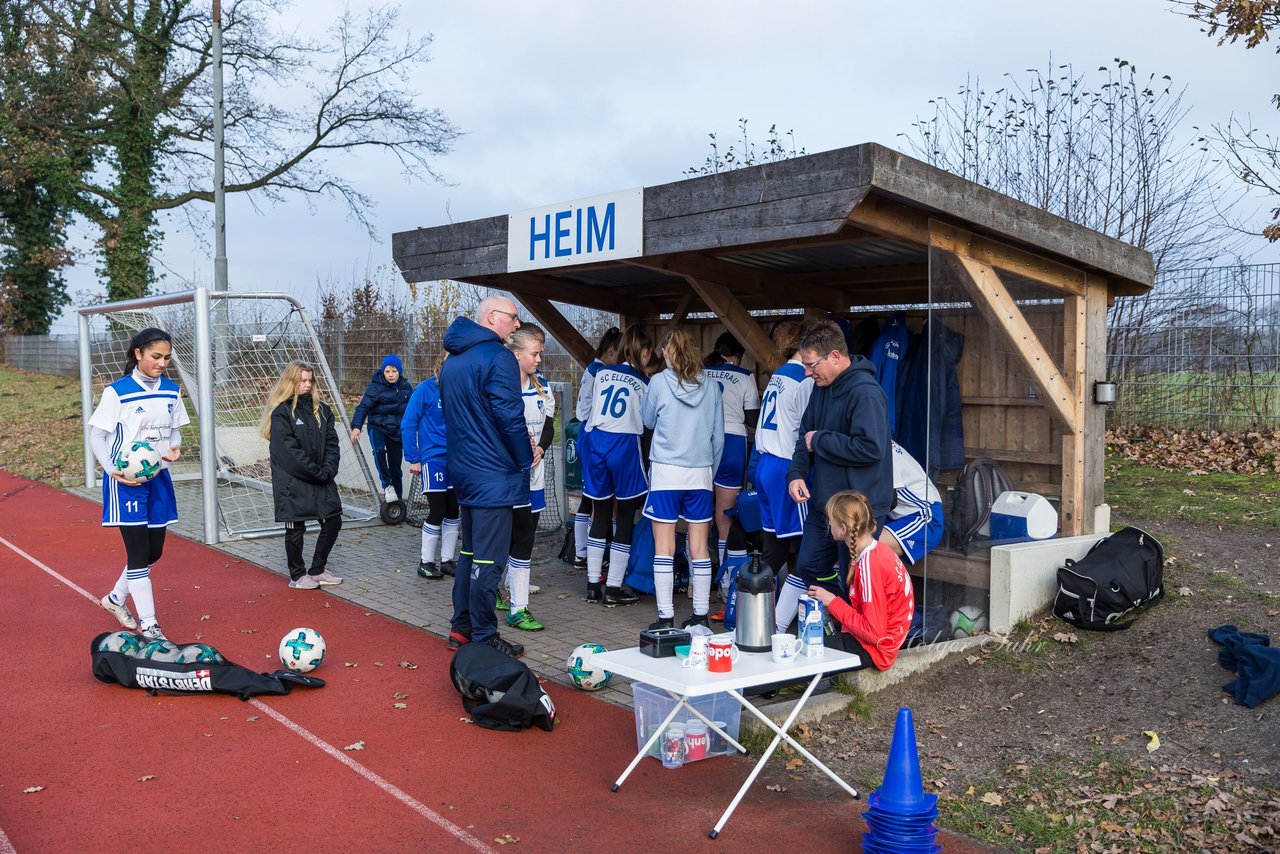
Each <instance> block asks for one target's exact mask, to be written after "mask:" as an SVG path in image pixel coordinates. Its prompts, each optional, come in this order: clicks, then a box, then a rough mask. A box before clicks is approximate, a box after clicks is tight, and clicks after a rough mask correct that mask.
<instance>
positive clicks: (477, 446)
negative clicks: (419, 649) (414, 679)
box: [440, 296, 533, 658]
mask: <svg viewBox="0 0 1280 854" xmlns="http://www.w3.org/2000/svg"><path fill="white" fill-rule="evenodd" d="M519 326H520V318H519V315H518V314H517V313H516V306H515V303H514V302H512V301H511V300H509V299H507V298H506V297H497V296H494V297H487V298H485V299H484V300H482V301H481V303H480V306H479V307H478V308H477V309H476V313H475V320H472V319H470V318H467V317H459V318H458V319H456V320H455V321H454V322H453V323H452V324H450V326H449V329H448V331H446V332H445V335H444V348H445V349H446V350H447V351H449V358H448V359H446V360H445V363H444V365H443V366H442V367H441V368H440V397H441V400H442V403H443V408H444V422H445V445H446V448H447V453H448V465H449V474H450V475H451V476H452V478H453V488H454V492H455V493H456V494H457V497H458V505H459V508H460V510H461V520H460V521H461V535H462V546H461V549H460V550H459V552H458V569H457V575H456V576H454V579H453V619H452V620H451V625H450V632H449V647H450V648H451V649H457V648H458V647H459V646H461V645H462V644H464V643H468V642H473V643H487V644H488V645H489V646H492V647H493V648H494V649H497V650H499V651H500V652H504V653H506V654H507V655H511V656H515V657H517V658H518V657H520V656H521V655H523V654H524V646H522V645H521V644H518V643H510V642H508V641H506V640H505V639H503V638H502V637H501V636H499V634H498V617H497V611H496V610H495V608H494V605H495V604H496V602H497V595H498V583H499V582H500V581H501V579H502V570H503V568H505V567H506V565H507V557H508V553H509V551H510V548H511V520H512V508H513V507H516V506H518V505H520V504H528V503H529V467H530V466H531V465H532V464H533V445H532V443H531V442H530V440H529V433H528V430H527V428H526V427H525V421H524V402H523V401H522V399H521V396H520V368H519V366H518V365H517V363H516V357H515V356H514V355H513V354H512V353H511V351H510V350H508V349H507V348H506V346H505V342H506V340H507V337H508V336H510V335H511V333H512V332H514V331H515V330H516V329H517V328H518V327H519Z"/></svg>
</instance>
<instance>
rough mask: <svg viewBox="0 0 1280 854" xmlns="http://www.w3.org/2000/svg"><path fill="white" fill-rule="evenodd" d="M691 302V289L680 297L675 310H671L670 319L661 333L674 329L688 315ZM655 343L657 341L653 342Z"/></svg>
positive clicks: (664, 333)
mask: <svg viewBox="0 0 1280 854" xmlns="http://www.w3.org/2000/svg"><path fill="white" fill-rule="evenodd" d="M692 304H693V291H690V292H689V293H687V294H685V295H684V296H682V297H680V304H679V305H677V306H676V308H675V311H673V312H671V319H670V320H669V321H667V326H666V328H665V329H663V330H662V334H663V335H666V334H667V333H668V332H670V331H671V330H672V329H675V328H676V327H677V326H679V325H680V324H681V323H684V319H685V318H686V317H688V316H689V306H690V305H692ZM654 343H655V344H656V343H657V342H654Z"/></svg>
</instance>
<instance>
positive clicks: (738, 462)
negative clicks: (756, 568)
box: [703, 332, 760, 619]
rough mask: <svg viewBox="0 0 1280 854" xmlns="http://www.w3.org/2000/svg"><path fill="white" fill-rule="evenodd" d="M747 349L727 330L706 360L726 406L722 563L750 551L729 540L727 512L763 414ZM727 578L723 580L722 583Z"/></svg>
mask: <svg viewBox="0 0 1280 854" xmlns="http://www.w3.org/2000/svg"><path fill="white" fill-rule="evenodd" d="M746 352H747V351H746V350H745V349H744V348H743V346H742V345H741V344H739V343H738V339H737V338H734V337H733V333H732V332H725V333H723V334H721V336H720V337H719V338H717V339H716V346H715V349H714V350H712V352H711V354H710V355H708V356H707V358H706V359H704V360H703V365H704V366H705V368H706V374H707V378H708V379H711V380H715V381H716V382H717V383H719V385H720V402H721V404H722V405H723V406H724V454H723V455H722V456H721V458H720V467H719V468H718V469H716V475H715V500H716V534H717V537H716V543H717V548H718V551H719V563H720V564H723V563H724V559H725V554H726V552H727V553H728V554H729V556H731V557H733V556H739V555H745V554H746V553H747V544H746V542H745V541H743V542H733V543H730V542H729V535H730V531H731V530H732V527H731V520H730V519H729V516H728V515H727V512H726V511H729V510H732V509H733V508H734V507H736V506H737V505H738V493H740V492H741V491H742V484H743V483H744V482H745V481H746V473H747V428H754V427H755V426H756V419H757V416H759V414H760V390H759V389H757V388H756V376H755V374H753V373H752V372H751V371H748V370H747V369H746V368H744V367H742V357H743V355H745V354H746ZM727 581H728V579H723V580H722V582H721V583H722V584H724V583H726V582H727ZM720 616H721V617H723V612H722V613H721V615H720ZM712 619H715V618H714V617H713V618H712Z"/></svg>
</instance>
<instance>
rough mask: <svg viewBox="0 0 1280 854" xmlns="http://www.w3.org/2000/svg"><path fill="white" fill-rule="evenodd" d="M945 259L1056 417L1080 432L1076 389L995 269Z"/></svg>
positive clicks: (1068, 428) (960, 258) (958, 258)
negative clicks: (1018, 360) (1051, 355)
mask: <svg viewBox="0 0 1280 854" xmlns="http://www.w3.org/2000/svg"><path fill="white" fill-rule="evenodd" d="M944 257H946V258H948V259H953V260H954V261H955V262H957V263H958V264H959V269H958V270H957V273H958V275H957V277H956V278H957V279H959V281H960V285H961V287H963V288H964V291H965V293H966V294H967V295H968V297H969V299H970V300H971V301H972V302H973V305H974V307H975V308H977V309H978V311H980V312H981V313H982V316H983V317H984V318H985V319H986V321H987V323H988V324H989V325H990V326H991V328H992V329H994V330H996V331H998V332H999V333H1000V334H1001V335H1003V337H1004V339H1005V341H1006V343H1008V344H1009V346H1010V349H1011V350H1012V351H1013V352H1014V353H1015V354H1017V356H1018V358H1019V359H1020V360H1021V362H1022V364H1023V367H1025V368H1026V369H1027V371H1028V373H1030V375H1031V380H1032V382H1033V383H1035V385H1036V389H1037V391H1038V392H1039V393H1040V397H1041V399H1043V400H1045V401H1046V402H1047V403H1048V404H1049V405H1048V407H1047V409H1048V411H1049V414H1050V416H1052V417H1053V418H1054V419H1055V420H1056V421H1057V422H1058V423H1059V424H1061V425H1062V428H1063V430H1065V431H1066V432H1067V433H1073V434H1074V433H1075V432H1077V430H1078V429H1079V424H1080V415H1079V409H1078V407H1077V406H1076V403H1075V401H1076V389H1075V388H1074V387H1073V385H1072V383H1071V382H1070V381H1069V380H1068V379H1067V378H1065V377H1063V375H1062V372H1061V371H1059V370H1058V366H1057V363H1056V362H1054V360H1053V359H1052V358H1051V357H1050V355H1049V352H1048V351H1047V350H1045V348H1044V345H1043V344H1041V343H1040V339H1039V338H1038V337H1037V336H1036V333H1035V330H1034V329H1032V328H1031V325H1030V324H1029V323H1027V319H1026V318H1025V317H1024V316H1023V314H1022V310H1021V309H1019V308H1018V305H1017V303H1015V302H1014V301H1013V297H1012V296H1010V294H1009V291H1008V289H1007V288H1005V286H1004V283H1003V282H1001V281H1000V277H999V276H998V275H996V271H995V269H994V268H992V267H991V266H989V265H987V264H983V263H981V262H979V261H975V260H973V259H972V258H967V257H965V256H964V255H957V254H955V253H953V252H946V253H945V254H944Z"/></svg>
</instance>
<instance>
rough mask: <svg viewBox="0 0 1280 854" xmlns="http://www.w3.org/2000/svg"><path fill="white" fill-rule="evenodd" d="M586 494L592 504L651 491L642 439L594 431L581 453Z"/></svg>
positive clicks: (583, 486) (623, 434) (634, 436)
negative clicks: (641, 450) (641, 449)
mask: <svg viewBox="0 0 1280 854" xmlns="http://www.w3.org/2000/svg"><path fill="white" fill-rule="evenodd" d="M578 448H579V458H580V459H581V461H582V494H583V495H585V496H586V497H587V498H590V499H591V500H592V501H603V500H606V499H609V498H619V499H627V498H635V497H637V496H640V495H644V494H645V493H646V492H648V491H649V476H648V475H647V474H645V470H644V465H642V464H641V461H640V437H639V436H637V435H636V434H634V433H608V432H606V431H604V430H600V429H595V430H592V431H591V441H590V442H589V443H588V444H587V452H586V454H582V453H581V448H582V445H581V443H579V445H578Z"/></svg>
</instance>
